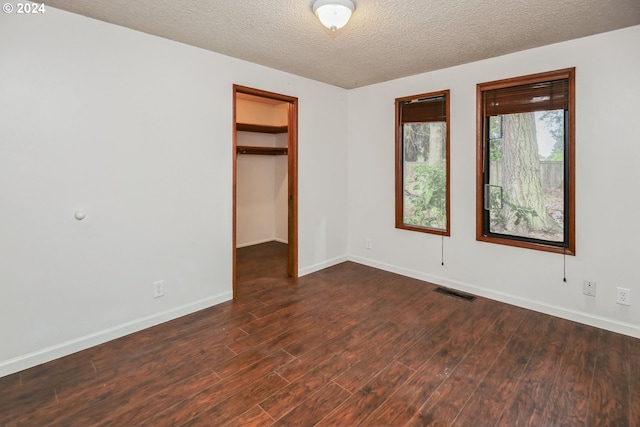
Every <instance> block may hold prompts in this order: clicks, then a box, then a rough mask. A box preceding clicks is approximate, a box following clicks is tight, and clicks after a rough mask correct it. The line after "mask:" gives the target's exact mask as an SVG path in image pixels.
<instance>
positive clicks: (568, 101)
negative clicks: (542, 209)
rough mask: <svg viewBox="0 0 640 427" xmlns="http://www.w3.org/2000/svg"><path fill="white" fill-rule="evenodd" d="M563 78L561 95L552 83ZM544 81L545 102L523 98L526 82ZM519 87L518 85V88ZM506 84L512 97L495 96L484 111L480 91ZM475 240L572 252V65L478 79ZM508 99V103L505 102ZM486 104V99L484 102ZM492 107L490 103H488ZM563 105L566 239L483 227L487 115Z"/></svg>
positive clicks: (572, 253)
mask: <svg viewBox="0 0 640 427" xmlns="http://www.w3.org/2000/svg"><path fill="white" fill-rule="evenodd" d="M559 80H562V81H564V82H566V83H567V94H566V95H564V96H563V95H561V94H560V91H557V92H553V87H554V85H556V84H557V83H558V81H559ZM535 84H546V85H548V86H549V87H550V88H551V90H552V93H553V95H551V96H549V97H548V98H549V99H547V100H546V105H543V106H542V107H540V104H537V105H538V107H531V106H530V105H527V103H526V102H523V99H524V98H526V97H527V90H526V88H523V87H524V86H525V85H535ZM518 87H519V88H518ZM505 88H509V90H510V93H507V92H506V91H503V92H502V93H503V94H507V95H512V96H511V99H509V98H510V97H509V96H506V97H505V98H504V99H502V100H496V102H494V105H499V107H496V108H497V109H495V110H492V111H485V105H484V104H485V103H484V102H483V94H484V93H485V92H488V91H493V90H496V89H505ZM476 103H477V104H476V114H477V116H476V153H477V154H476V240H478V241H483V242H489V243H496V244H501V245H508V246H515V247H521V248H527V249H534V250H541V251H547V252H555V253H561V254H565V255H575V252H576V245H575V206H576V204H575V167H576V165H575V116H576V114H575V68H567V69H563V70H557V71H551V72H546V73H538V74H531V75H527V76H522V77H515V78H509V79H504V80H497V81H493V82H487V83H481V84H478V85H477V94H476ZM508 103H510V104H509V105H508ZM487 105H489V103H487ZM488 108H491V107H488ZM562 108H565V111H566V114H567V116H568V118H567V120H566V122H565V133H566V134H567V135H566V137H565V141H566V142H565V153H564V161H565V167H566V172H565V179H566V180H567V182H566V183H565V185H564V188H565V194H564V197H565V199H566V202H565V207H566V210H567V211H566V212H564V215H565V218H566V220H565V239H564V242H563V244H562V246H557V245H553V244H546V243H544V242H532V241H526V239H524V240H523V239H517V238H511V237H509V236H506V237H504V236H495V235H491V233H487V232H486V231H485V227H486V222H485V216H484V201H485V199H484V190H485V188H484V185H485V180H484V179H485V171H484V168H485V163H486V158H487V157H486V155H487V153H486V151H485V150H486V149H488V148H487V147H486V138H485V132H486V131H485V123H486V119H485V118H486V117H488V115H491V114H502V113H504V112H505V111H507V110H508V111H510V112H511V113H518V112H531V111H538V110H544V109H562Z"/></svg>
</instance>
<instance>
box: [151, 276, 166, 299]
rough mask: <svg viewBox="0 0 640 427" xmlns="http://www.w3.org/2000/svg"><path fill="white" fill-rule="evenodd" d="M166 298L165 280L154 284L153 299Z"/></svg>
mask: <svg viewBox="0 0 640 427" xmlns="http://www.w3.org/2000/svg"><path fill="white" fill-rule="evenodd" d="M163 296H164V280H158V281H157V282H153V297H154V298H160V297H163Z"/></svg>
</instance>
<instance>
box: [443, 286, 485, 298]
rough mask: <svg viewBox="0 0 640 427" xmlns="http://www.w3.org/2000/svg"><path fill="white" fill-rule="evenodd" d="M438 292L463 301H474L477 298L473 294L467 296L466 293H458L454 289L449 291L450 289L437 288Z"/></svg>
mask: <svg viewBox="0 0 640 427" xmlns="http://www.w3.org/2000/svg"><path fill="white" fill-rule="evenodd" d="M436 292H438V293H441V294H445V295H449V296H452V297H456V298H460V299H463V300H465V301H473V300H475V299H476V297H475V296H473V295H471V294H465V293H464V292H460V291H456V290H453V289H448V288H443V287H440V286H439V287H437V288H436Z"/></svg>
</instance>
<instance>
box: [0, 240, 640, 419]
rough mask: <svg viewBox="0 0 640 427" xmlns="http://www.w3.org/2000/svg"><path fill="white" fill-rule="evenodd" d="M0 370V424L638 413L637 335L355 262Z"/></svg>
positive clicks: (269, 262)
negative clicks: (450, 291) (468, 297)
mask: <svg viewBox="0 0 640 427" xmlns="http://www.w3.org/2000/svg"><path fill="white" fill-rule="evenodd" d="M286 256H287V249H286V245H283V244H279V243H275V242H274V243H267V244H263V245H257V246H254V247H249V248H244V249H241V250H239V251H238V296H237V298H236V299H235V300H234V301H231V302H227V303H224V304H220V305H218V306H215V307H212V308H209V309H206V310H202V311H200V312H198V313H195V314H192V315H189V316H185V317H182V318H180V319H176V320H174V321H171V322H167V323H165V324H162V325H159V326H156V327H153V328H150V329H147V330H145V331H142V332H139V333H136V334H133V335H130V336H127V337H124V338H121V339H118V340H114V341H111V342H109V343H106V344H103V345H100V346H97V347H94V348H91V349H89V350H86V351H83V352H80V353H76V354H73V355H71V356H68V357H65V358H62V359H58V360H55V361H52V362H49V363H46V364H43V365H40V366H37V367H34V368H31V369H28V370H25V371H23V372H19V373H16V374H13V375H9V376H6V377H3V378H0V425H6V426H22V425H26V426H42V425H53V426H68V425H71V426H92V425H93V426H131V425H149V426H183V425H184V426H187V425H188V426H201V425H202V426H223V425H229V426H271V425H275V426H284V425H290V426H313V425H318V426H358V425H364V426H405V425H406V426H418V425H420V426H423V425H434V426H448V425H453V426H490V425H499V426H551V425H563V426H564V425H567V426H569V425H572V426H606V425H610V426H640V340H638V339H634V338H631V337H627V336H624V335H619V334H615V333H612V332H607V331H603V330H599V329H596V328H592V327H589V326H585V325H581V324H578V323H574V322H570V321H567V320H562V319H558V318H554V317H551V316H547V315H544V314H540V313H536V312H533V311H529V310H525V309H522V308H517V307H513V306H509V305H506V304H502V303H499V302H495V301H491V300H488V299H485V298H478V299H476V300H475V301H473V302H468V301H465V300H461V299H458V298H454V297H451V296H447V295H442V294H440V293H437V292H434V291H433V290H434V289H435V286H434V285H432V284H429V283H425V282H421V281H418V280H414V279H409V278H406V277H402V276H398V275H395V274H392V273H387V272H384V271H379V270H376V269H373V268H369V267H365V266H362V265H358V264H354V263H343V264H340V265H337V266H335V267H331V268H328V269H325V270H323V271H320V272H317V273H314V274H311V275H308V276H305V277H303V278H300V279H287V278H286V265H285V262H286Z"/></svg>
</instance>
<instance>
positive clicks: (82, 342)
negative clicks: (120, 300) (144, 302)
mask: <svg viewBox="0 0 640 427" xmlns="http://www.w3.org/2000/svg"><path fill="white" fill-rule="evenodd" d="M232 297H233V294H232V293H231V292H225V293H222V294H220V295H216V296H214V297H210V298H205V299H202V300H199V301H196V302H193V303H189V304H185V305H183V306H180V307H175V308H172V309H169V310H166V311H163V312H161V313H156V314H152V315H150V316H147V317H143V318H141V319H136V320H133V321H131V322H126V323H123V324H120V325H117V326H114V327H112V328H108V329H104V330H102V331H98V332H94V333H91V334H88V335H85V336H82V337H79V338H75V339H72V340H69V341H66V342H63V343H60V344H56V345H53V346H51V347H46V348H43V349H41V350H37V351H34V352H32V353H28V354H25V355H22V356H18V357H15V358H13V359H8V360H3V361H0V377H3V376H6V375H9V374H13V373H15V372H19V371H22V370H24V369H28V368H31V367H33V366H36V365H40V364H42V363H46V362H49V361H51V360H54V359H58V358H60V357H64V356H68V355H70V354H73V353H76V352H78V351H81V350H86V349H87V348H90V347H93V346H96V345H99V344H103V343H105V342H107V341H111V340H114V339H116V338H121V337H123V336H125V335H129V334H132V333H134V332H139V331H141V330H143V329H146V328H149V327H151V326H155V325H159V324H161V323H164V322H168V321H169V320H173V319H176V318H178V317H181V316H185V315H187V314H191V313H195V312H196V311H199V310H203V309H205V308H209V307H211V306H214V305H217V304H220V303H223V302H225V301H229V300H231V298H232Z"/></svg>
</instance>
